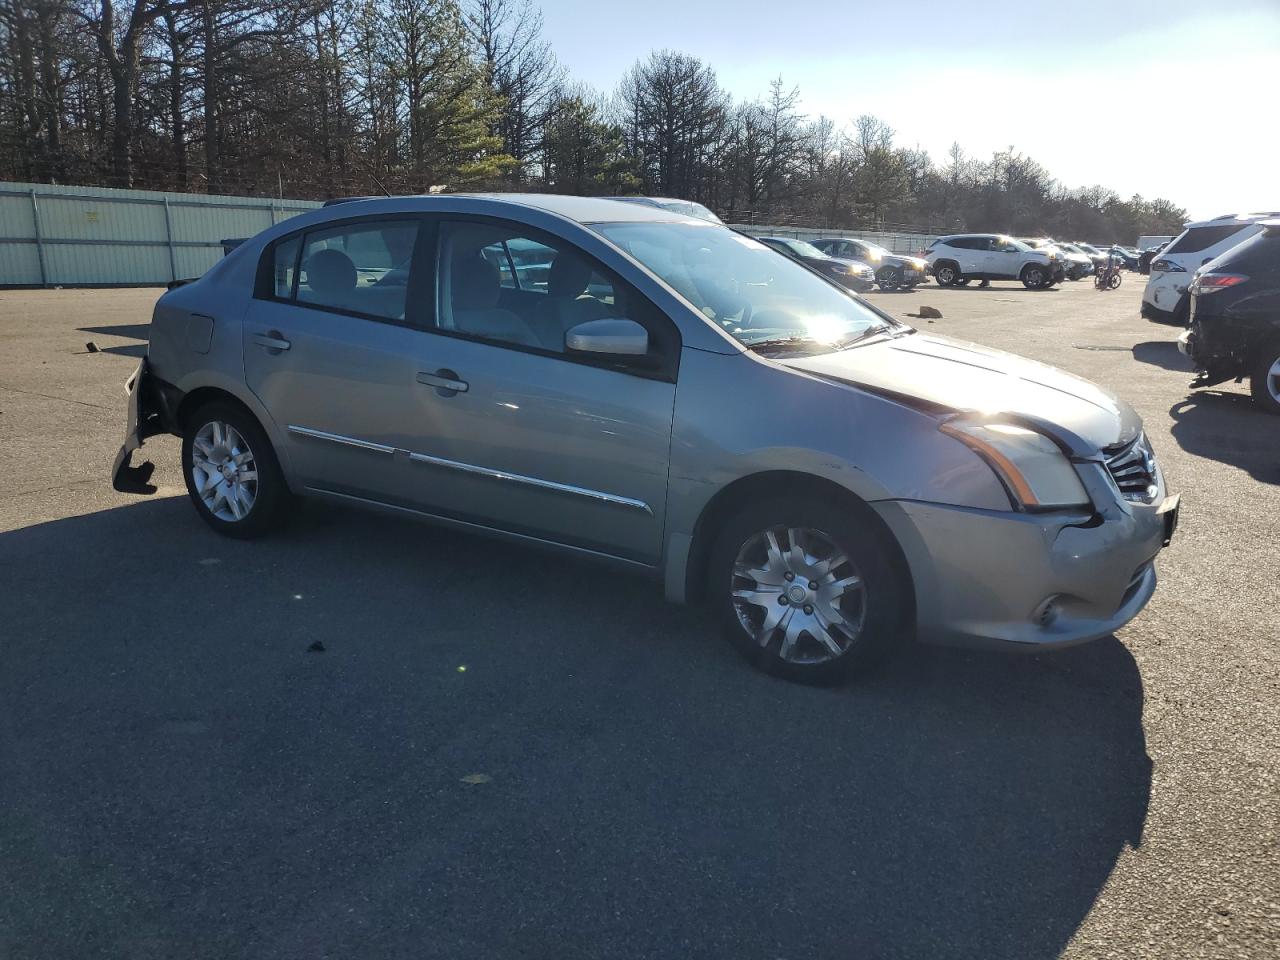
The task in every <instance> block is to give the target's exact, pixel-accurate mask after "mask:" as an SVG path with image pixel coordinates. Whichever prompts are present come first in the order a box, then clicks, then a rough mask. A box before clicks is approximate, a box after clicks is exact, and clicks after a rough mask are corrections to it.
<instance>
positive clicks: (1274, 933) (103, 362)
mask: <svg viewBox="0 0 1280 960" xmlns="http://www.w3.org/2000/svg"><path fill="white" fill-rule="evenodd" d="M1140 290H1141V279H1140V278H1138V277H1134V276H1132V275H1126V278H1125V284H1124V286H1123V287H1122V288H1121V289H1120V290H1119V291H1116V292H1114V293H1098V292H1096V291H1095V290H1094V289H1093V287H1092V285H1091V284H1088V283H1087V282H1086V283H1076V284H1067V285H1065V286H1064V287H1062V288H1056V289H1053V290H1050V291H1043V292H1031V291H1026V290H1024V289H1023V288H1022V287H1021V285H1017V284H999V283H997V284H994V285H993V286H992V287H991V288H990V289H985V290H980V289H977V288H976V287H970V288H967V289H952V290H940V289H938V288H937V287H934V286H930V287H928V288H924V289H921V290H917V291H915V292H912V293H899V294H875V295H872V298H871V299H873V300H874V301H875V302H876V303H878V304H880V305H881V306H882V307H883V308H885V309H886V310H889V311H890V312H892V313H893V314H895V315H897V316H903V315H904V314H906V313H907V312H915V311H917V310H918V308H919V306H920V305H922V304H927V305H930V306H935V307H937V308H938V309H940V310H941V311H942V313H943V318H942V319H940V320H937V321H935V322H932V323H930V322H928V321H925V320H919V321H911V320H908V322H915V323H917V324H918V325H919V326H920V327H921V328H922V329H924V330H927V331H929V332H936V333H939V334H946V335H951V336H956V337H960V338H962V339H968V340H974V341H977V342H979V343H982V344H986V345H989V346H994V347H999V348H1003V349H1008V350H1011V351H1013V352H1015V353H1021V354H1024V355H1027V356H1030V357H1034V358H1036V359H1039V360H1042V361H1044V362H1046V363H1051V364H1054V365H1057V366H1060V367H1063V368H1065V369H1067V370H1069V371H1071V372H1073V373H1077V374H1080V375H1082V376H1085V377H1088V378H1090V379H1092V380H1095V381H1098V382H1100V383H1102V384H1104V385H1107V386H1109V387H1111V388H1112V389H1115V390H1116V391H1118V392H1119V393H1120V394H1121V395H1122V396H1123V397H1125V398H1126V399H1127V400H1129V401H1130V402H1131V403H1132V404H1133V405H1134V406H1135V407H1136V408H1137V409H1138V411H1139V412H1140V413H1141V414H1142V416H1143V417H1144V419H1145V420H1146V423H1147V429H1148V432H1149V434H1150V436H1151V437H1152V440H1153V443H1154V445H1155V448H1156V452H1157V455H1158V456H1159V457H1160V459H1161V462H1162V464H1163V466H1164V469H1165V472H1166V475H1167V477H1168V478H1169V481H1170V485H1171V487H1172V488H1173V489H1174V490H1175V491H1177V492H1180V493H1182V495H1183V516H1182V525H1181V529H1180V530H1179V532H1178V535H1177V538H1176V539H1175V541H1174V544H1173V546H1172V547H1171V548H1170V549H1169V550H1168V551H1166V552H1165V553H1164V554H1163V555H1162V558H1161V562H1160V577H1161V585H1160V587H1159V589H1158V591H1157V593H1156V596H1155V599H1154V600H1153V602H1152V603H1151V605H1150V607H1149V608H1148V609H1147V610H1146V611H1145V612H1144V613H1143V614H1142V615H1141V616H1140V617H1139V618H1138V619H1137V620H1136V621H1135V622H1134V623H1132V624H1131V625H1130V626H1128V627H1126V628H1125V629H1124V630H1123V631H1121V633H1120V634H1119V635H1118V636H1117V637H1115V638H1109V639H1106V640H1103V641H1099V642H1096V643H1093V644H1089V645H1087V646H1084V647H1080V648H1076V649H1073V650H1068V651H1063V652H1059V653H1055V654H1051V655H1043V656H1028V655H1023V656H1010V655H999V654H979V653H966V652H957V651H944V650H935V649H929V648H914V649H910V650H909V651H907V652H906V653H905V654H904V655H903V656H901V657H899V658H898V659H896V660H895V661H894V662H892V663H891V664H889V665H887V666H886V667H885V668H883V669H881V670H880V671H878V672H877V673H875V674H872V675H869V676H866V677H863V678H860V679H858V680H857V681H856V682H855V683H854V684H853V685H851V686H849V687H845V688H840V689H810V688H805V687H798V686H792V685H788V684H786V683H784V682H781V681H778V680H774V679H771V678H769V677H766V676H763V675H761V674H758V673H756V672H754V671H752V670H751V669H750V668H748V667H747V666H745V665H744V664H743V663H741V662H740V661H739V660H738V659H737V657H736V656H735V655H734V653H733V652H732V651H731V649H730V648H729V647H728V645H727V644H725V643H724V642H723V641H722V640H721V639H720V637H719V636H718V635H717V634H716V632H715V631H714V630H713V629H712V627H711V625H710V624H709V623H708V621H707V618H706V616H705V615H703V614H701V613H700V612H698V611H697V610H690V609H687V608H678V607H673V606H669V605H667V604H665V603H663V602H662V600H661V594H660V589H659V588H658V587H657V586H656V585H654V584H650V583H648V582H645V581H643V580H637V579H628V578H625V577H623V576H620V575H618V574H616V573H614V572H611V571H608V570H603V569H599V568H595V567H592V566H588V565H585V564H583V563H581V562H578V561H574V560H569V559H565V558H562V557H558V556H548V555H547V554H544V553H539V552H535V551H533V550H530V549H525V548H520V547H513V546H509V545H506V544H501V543H495V542H493V541H489V540H484V539H479V538H475V537H471V536H464V535H461V534H456V533H452V532H444V531H441V530H437V529H434V528H431V527H428V526H421V525H415V524H412V523H406V522H403V521H397V520H393V519H388V518H384V517H380V516H372V515H367V514H362V513H356V512H351V511H348V510H344V509H339V508H335V507H330V506H321V505H308V507H307V508H306V509H305V510H304V511H302V513H301V515H300V516H299V517H298V519H297V520H296V521H295V522H294V523H293V524H292V525H291V526H290V527H289V528H288V529H287V530H285V531H284V532H282V533H281V534H280V535H278V536H276V537H274V538H272V539H268V540H263V541H258V542H252V543H242V542H235V541H231V540H226V539H222V538H219V537H218V536H217V535H215V534H214V533H213V532H211V531H210V530H209V529H208V528H207V527H206V526H205V525H204V524H203V523H202V522H201V521H200V520H199V518H198V517H197V516H196V514H195V512H194V510H193V509H192V507H191V505H190V504H189V503H188V502H187V500H186V496H185V491H184V489H183V488H182V480H181V475H180V473H179V469H178V452H179V450H178V442H177V441H176V440H174V439H172V438H160V439H157V440H154V441H151V442H150V443H149V444H148V446H147V450H146V453H147V455H148V457H149V458H150V459H152V460H154V461H155V462H156V464H157V470H156V482H157V483H159V484H160V492H159V494H158V495H157V496H155V497H151V498H138V497H129V496H124V495H121V494H117V493H115V492H113V491H112V489H111V486H110V482H109V478H108V476H107V474H108V472H109V468H110V464H111V459H112V456H113V454H114V453H115V450H116V448H117V446H118V444H119V442H120V439H121V436H122V433H123V429H124V394H123V391H122V383H123V381H124V379H125V378H126V376H128V374H129V373H130V372H131V370H132V367H133V366H134V365H135V364H136V363H137V358H138V357H140V356H141V355H142V353H143V351H144V348H145V347H144V345H145V338H146V335H147V320H148V318H149V315H150V309H151V304H152V303H153V302H154V300H155V298H156V296H157V294H158V291H154V290H107V291H90V290H69V291H0V478H3V484H0V594H2V595H3V600H2V602H0V957H3V958H5V960H10V958H12V960H17V958H27V957H31V958H50V957H58V958H71V957H77V958H78V957H113V958H116V957H128V958H153V957H155V958H158V957H184V958H204V957H209V958H219V960H225V958H228V957H286V958H291V957H298V958H303V957H306V958H314V957H414V958H428V957H538V958H541V957H548V958H551V957H554V958H565V957H592V958H597V957H609V958H622V957H681V958H684V957H726V958H728V957H732V958H735V960H741V958H756V957H760V958H791V960H795V958H806V957H912V958H914V957H929V958H942V957H975V958H987V960H990V958H1010V960H1013V958H1016V960H1038V958H1048V957H1057V956H1059V955H1065V956H1067V957H1110V956H1114V957H1124V958H1132V957H1162V958H1167V957H1259V958H1261V957H1275V956H1277V953H1278V951H1280V844H1278V842H1277V832H1278V830H1280V826H1278V825H1280V781H1278V772H1277V771H1278V770H1280V764H1278V758H1280V745H1278V744H1277V731H1280V669H1278V663H1280V617H1278V614H1277V611H1280V580H1278V579H1277V576H1276V548H1275V544H1276V543H1277V542H1278V541H1280V486H1278V485H1277V484H1280V419H1276V418H1268V417H1266V416H1264V415H1262V414H1260V413H1258V412H1257V411H1255V410H1254V409H1253V408H1252V406H1251V405H1250V403H1249V401H1248V398H1247V391H1246V388H1245V387H1243V386H1237V385H1226V386H1225V387H1224V388H1221V389H1216V390H1212V391H1205V392H1201V393H1196V394H1191V393H1190V392H1189V391H1188V390H1187V387H1186V385H1187V382H1188V381H1189V379H1190V376H1191V375H1190V373H1189V368H1188V365H1187V363H1186V362H1185V361H1184V359H1183V358H1182V357H1181V356H1180V355H1179V354H1178V353H1177V351H1176V349H1175V348H1174V339H1175V336H1176V333H1177V331H1176V330H1174V329H1172V328H1169V327H1163V326H1159V325H1155V324H1151V323H1148V322H1146V321H1143V320H1141V319H1139V318H1138V303H1139V293H1140ZM87 341H93V342H94V344H95V345H96V346H97V347H99V348H100V352H87V351H86V349H85V344H86V342H87ZM317 645H321V646H323V651H322V652H321V651H318V650H315V649H313V647H315V646H317Z"/></svg>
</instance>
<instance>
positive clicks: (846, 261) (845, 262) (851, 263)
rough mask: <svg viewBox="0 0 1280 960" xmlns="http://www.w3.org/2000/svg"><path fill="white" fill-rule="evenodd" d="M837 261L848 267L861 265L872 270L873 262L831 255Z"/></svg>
mask: <svg viewBox="0 0 1280 960" xmlns="http://www.w3.org/2000/svg"><path fill="white" fill-rule="evenodd" d="M830 259H832V260H834V261H835V262H836V263H839V264H843V265H844V266H846V267H861V268H862V269H864V270H870V269H871V264H869V263H866V262H865V261H862V260H855V259H853V257H831V258H830Z"/></svg>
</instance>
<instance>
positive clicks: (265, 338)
mask: <svg viewBox="0 0 1280 960" xmlns="http://www.w3.org/2000/svg"><path fill="white" fill-rule="evenodd" d="M253 342H254V343H256V344H257V345H258V346H260V347H266V348H267V349H268V350H272V351H274V352H276V353H279V352H281V351H282V350H288V349H289V347H290V346H292V344H290V343H289V341H288V340H286V339H285V338H284V337H282V336H281V335H280V331H279V330H268V331H267V332H266V333H255V334H254V335H253Z"/></svg>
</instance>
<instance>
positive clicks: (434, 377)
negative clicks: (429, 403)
mask: <svg viewBox="0 0 1280 960" xmlns="http://www.w3.org/2000/svg"><path fill="white" fill-rule="evenodd" d="M418 382H419V383H425V384H426V385H427V386H428V387H435V388H436V393H438V394H440V396H442V397H452V396H453V395H454V394H455V393H466V392H467V381H465V380H459V379H458V375H457V374H456V373H454V372H453V371H452V370H437V371H436V372H435V373H426V372H424V371H419V372H418Z"/></svg>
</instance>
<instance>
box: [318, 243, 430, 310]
mask: <svg viewBox="0 0 1280 960" xmlns="http://www.w3.org/2000/svg"><path fill="white" fill-rule="evenodd" d="M417 237H418V223H417V221H413V220H394V221H388V222H382V223H379V222H376V221H374V222H370V221H362V222H358V223H349V224H343V225H341V226H337V227H331V228H329V229H327V230H317V231H314V232H312V233H308V234H307V235H306V236H305V237H304V238H303V245H302V259H301V262H300V264H299V269H298V284H297V291H298V292H297V295H296V297H297V300H298V301H299V302H301V303H309V304H315V305H316V306H320V307H330V308H333V309H336V310H342V311H350V312H352V313H359V314H364V315H365V316H370V317H377V318H379V319H384V320H403V319H404V316H405V296H406V294H407V292H408V286H409V261H410V260H411V259H412V258H413V246H414V243H415V242H416V240H417Z"/></svg>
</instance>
